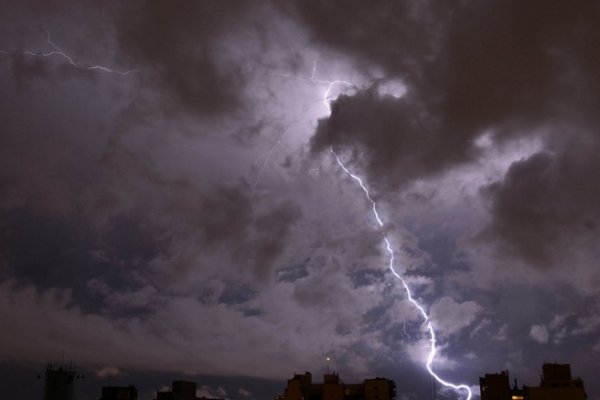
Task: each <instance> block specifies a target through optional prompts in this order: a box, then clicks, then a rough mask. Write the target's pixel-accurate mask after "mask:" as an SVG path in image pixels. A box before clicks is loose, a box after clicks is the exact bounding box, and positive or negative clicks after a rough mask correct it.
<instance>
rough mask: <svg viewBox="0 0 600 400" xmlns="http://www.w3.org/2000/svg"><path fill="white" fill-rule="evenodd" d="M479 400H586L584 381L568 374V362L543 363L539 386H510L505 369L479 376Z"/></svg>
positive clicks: (569, 371) (569, 367)
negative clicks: (497, 372)
mask: <svg viewBox="0 0 600 400" xmlns="http://www.w3.org/2000/svg"><path fill="white" fill-rule="evenodd" d="M479 388H480V390H481V400H558V399H568V400H586V399H587V394H586V393H585V389H584V387H583V381H582V380H581V379H579V378H575V379H573V378H572V377H571V366H570V365H569V364H544V365H543V366H542V375H541V376H540V385H539V386H523V387H522V388H520V389H519V387H518V386H517V383H516V381H515V384H514V386H513V387H512V388H511V387H510V384H509V376H508V371H502V372H501V373H499V374H486V375H485V376H484V377H481V378H479Z"/></svg>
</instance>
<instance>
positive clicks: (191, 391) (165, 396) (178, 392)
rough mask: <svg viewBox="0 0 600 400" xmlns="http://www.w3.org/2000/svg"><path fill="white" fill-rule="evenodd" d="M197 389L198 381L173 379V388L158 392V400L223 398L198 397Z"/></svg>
mask: <svg viewBox="0 0 600 400" xmlns="http://www.w3.org/2000/svg"><path fill="white" fill-rule="evenodd" d="M196 389H197V386H196V382H188V381H173V383H172V385H171V390H166V391H158V392H157V393H156V400H222V399H209V398H206V397H196Z"/></svg>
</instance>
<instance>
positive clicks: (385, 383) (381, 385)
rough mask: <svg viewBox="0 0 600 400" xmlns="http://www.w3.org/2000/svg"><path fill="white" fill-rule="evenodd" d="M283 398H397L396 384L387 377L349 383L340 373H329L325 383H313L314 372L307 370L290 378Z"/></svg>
mask: <svg viewBox="0 0 600 400" xmlns="http://www.w3.org/2000/svg"><path fill="white" fill-rule="evenodd" d="M278 398H279V399H281V400H395V398H396V384H395V383H394V381H392V380H389V379H385V378H373V379H365V380H364V381H363V382H362V383H353V384H347V383H344V382H342V381H341V380H340V377H339V375H338V374H336V373H335V372H334V373H327V374H325V375H324V376H323V383H313V382H312V374H311V373H310V372H305V373H304V374H303V375H300V374H296V375H294V377H293V378H292V379H289V380H288V382H287V386H286V388H285V390H284V393H283V396H280V397H278Z"/></svg>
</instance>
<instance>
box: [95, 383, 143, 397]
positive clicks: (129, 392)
mask: <svg viewBox="0 0 600 400" xmlns="http://www.w3.org/2000/svg"><path fill="white" fill-rule="evenodd" d="M100 400H137V389H136V388H135V386H132V385H129V386H104V387H103V388H102V398H100Z"/></svg>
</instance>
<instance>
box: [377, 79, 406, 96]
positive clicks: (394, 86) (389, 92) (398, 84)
mask: <svg viewBox="0 0 600 400" xmlns="http://www.w3.org/2000/svg"><path fill="white" fill-rule="evenodd" d="M407 91H408V89H407V88H406V85H405V84H404V83H403V82H402V81H399V80H392V81H387V82H384V83H381V84H380V85H379V86H378V87H377V92H378V93H379V95H380V96H392V97H395V98H397V99H399V98H400V97H402V96H404V95H405V94H406V92H407Z"/></svg>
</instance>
